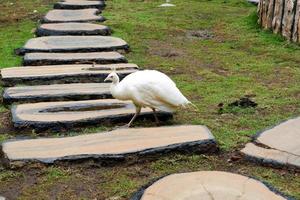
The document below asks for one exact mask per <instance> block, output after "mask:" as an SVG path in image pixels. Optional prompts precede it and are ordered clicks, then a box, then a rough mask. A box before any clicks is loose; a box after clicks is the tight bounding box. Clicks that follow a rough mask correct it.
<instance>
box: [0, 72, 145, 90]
mask: <svg viewBox="0 0 300 200" xmlns="http://www.w3.org/2000/svg"><path fill="white" fill-rule="evenodd" d="M128 70H132V72H128V73H122V72H121V71H117V73H118V75H119V77H120V79H121V80H122V79H123V78H125V77H126V76H127V75H129V74H131V73H133V72H135V71H138V70H139V69H134V68H129V69H128ZM107 75H108V74H107V73H98V74H93V73H91V74H75V75H73V74H72V75H65V74H63V75H58V76H34V77H13V78H3V77H2V74H0V78H1V80H0V82H1V85H2V86H5V87H8V86H14V85H17V84H24V85H38V84H39V85H40V84H43V85H47V84H62V83H66V84H67V83H103V81H104V79H105V78H106V77H107Z"/></svg>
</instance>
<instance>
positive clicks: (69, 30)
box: [36, 23, 111, 37]
mask: <svg viewBox="0 0 300 200" xmlns="http://www.w3.org/2000/svg"><path fill="white" fill-rule="evenodd" d="M110 34H111V30H110V28H108V27H107V26H103V25H100V24H91V23H53V24H42V25H41V26H40V27H39V28H38V29H37V31H36V35H37V36H39V37H40V36H57V35H110Z"/></svg>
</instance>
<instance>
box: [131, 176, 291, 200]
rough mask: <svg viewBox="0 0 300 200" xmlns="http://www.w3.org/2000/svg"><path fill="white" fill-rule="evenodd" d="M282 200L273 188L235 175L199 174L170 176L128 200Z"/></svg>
mask: <svg viewBox="0 0 300 200" xmlns="http://www.w3.org/2000/svg"><path fill="white" fill-rule="evenodd" d="M171 199H172V200H183V199H184V200H196V199H201V200H212V199H213V200H225V199H227V200H231V199H241V200H242V199H244V200H254V199H260V200H271V199H272V200H284V199H287V198H285V197H284V196H282V195H280V194H279V193H278V192H277V191H275V192H274V189H273V188H269V187H268V186H267V185H265V184H264V183H262V182H260V181H258V180H256V179H253V178H249V177H246V176H242V175H239V174H234V173H228V172H221V171H199V172H191V173H180V174H172V175H169V176H166V177H164V178H161V179H159V180H157V181H155V182H154V183H152V184H151V185H150V186H147V188H142V189H141V190H140V191H138V192H137V193H136V194H135V195H134V196H133V197H132V198H131V200H171Z"/></svg>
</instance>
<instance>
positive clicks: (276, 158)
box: [241, 143, 300, 168]
mask: <svg viewBox="0 0 300 200" xmlns="http://www.w3.org/2000/svg"><path fill="white" fill-rule="evenodd" d="M241 152H242V153H244V154H245V155H247V158H248V159H250V160H253V161H258V162H261V163H263V164H267V165H273V166H285V165H288V166H291V167H294V168H299V167H300V156H298V155H293V154H290V153H288V152H283V151H279V150H276V149H266V148H263V147H259V146H256V145H255V144H253V143H248V144H246V147H245V148H244V149H242V151H241Z"/></svg>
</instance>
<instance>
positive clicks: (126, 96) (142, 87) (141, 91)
mask: <svg viewBox="0 0 300 200" xmlns="http://www.w3.org/2000/svg"><path fill="white" fill-rule="evenodd" d="M112 76H113V75H112ZM108 77H110V75H109V76H108ZM111 80H112V81H113V84H112V86H111V93H112V95H113V97H114V98H116V99H120V100H131V101H132V102H133V103H134V104H135V105H136V106H138V107H150V108H154V109H157V110H161V111H165V112H174V111H175V109H176V108H177V107H182V106H185V105H187V104H189V103H190V102H189V101H188V100H187V99H186V98H185V97H184V96H183V94H182V93H181V92H180V91H179V89H178V88H177V87H176V84H175V83H174V82H173V81H172V80H171V79H170V78H169V77H168V76H167V75H165V74H163V73H161V72H159V71H156V70H144V71H138V72H134V73H132V74H130V75H128V76H126V77H125V78H124V79H123V80H122V81H121V82H119V81H118V80H117V81H116V80H115V81H114V80H113V77H112V79H111Z"/></svg>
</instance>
